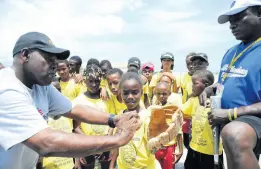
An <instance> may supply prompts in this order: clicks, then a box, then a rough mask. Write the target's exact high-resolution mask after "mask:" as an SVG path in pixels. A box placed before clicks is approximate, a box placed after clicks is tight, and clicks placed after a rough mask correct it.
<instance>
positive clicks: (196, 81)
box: [182, 70, 223, 169]
mask: <svg viewBox="0 0 261 169" xmlns="http://www.w3.org/2000/svg"><path fill="white" fill-rule="evenodd" d="M213 83H214V76H213V74H212V73H211V72H210V71H208V70H199V71H196V72H195V73H194V74H193V76H192V94H193V97H191V98H189V100H188V101H187V102H186V103H185V104H184V106H183V108H182V110H183V112H184V116H187V117H190V118H191V119H192V139H191V141H190V145H189V146H190V148H189V150H188V154H187V158H186V161H185V165H184V166H185V169H214V144H213V132H212V129H211V126H210V124H209V122H208V112H209V111H210V108H206V107H204V106H201V105H200V103H199V98H198V96H199V95H200V94H201V93H202V92H203V91H204V89H205V88H206V87H208V86H210V85H212V84H213ZM219 147H220V150H219V153H220V156H219V158H220V160H219V161H220V165H219V166H220V169H222V168H223V165H222V164H223V158H222V143H220V146H219Z"/></svg>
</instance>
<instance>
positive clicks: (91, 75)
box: [73, 64, 110, 169]
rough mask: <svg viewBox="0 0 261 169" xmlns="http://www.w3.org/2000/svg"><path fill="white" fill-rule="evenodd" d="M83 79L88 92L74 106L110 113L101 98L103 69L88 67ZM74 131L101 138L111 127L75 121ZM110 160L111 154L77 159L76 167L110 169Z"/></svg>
mask: <svg viewBox="0 0 261 169" xmlns="http://www.w3.org/2000/svg"><path fill="white" fill-rule="evenodd" d="M83 77H84V82H85V84H86V87H87V90H86V91H85V92H84V93H83V94H81V95H80V96H78V97H77V98H76V99H75V100H74V101H73V105H75V104H82V105H88V106H90V107H93V108H95V109H99V110H101V111H103V112H108V106H107V103H106V102H105V101H103V100H102V99H101V98H100V83H101V78H102V71H101V69H100V68H99V67H98V66H97V65H95V64H91V65H88V66H87V67H86V69H85V70H84V73H83ZM74 130H75V132H76V133H79V134H85V135H89V136H97V135H99V136H101V135H107V134H108V131H109V127H108V126H104V125H92V124H87V123H81V122H79V121H75V123H74ZM108 158H109V152H104V153H101V154H98V155H91V156H87V157H85V158H80V159H76V162H75V165H76V166H77V167H78V166H79V165H81V168H83V169H93V168H94V167H95V162H96V166H97V165H98V166H99V165H100V166H101V168H102V169H108V168H109V163H110V161H108ZM97 162H98V163H97Z"/></svg>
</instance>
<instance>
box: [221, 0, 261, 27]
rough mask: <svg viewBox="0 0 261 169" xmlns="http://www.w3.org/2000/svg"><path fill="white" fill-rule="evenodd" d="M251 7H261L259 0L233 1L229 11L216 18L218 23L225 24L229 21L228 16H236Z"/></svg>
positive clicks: (260, 0)
mask: <svg viewBox="0 0 261 169" xmlns="http://www.w3.org/2000/svg"><path fill="white" fill-rule="evenodd" d="M251 6H261V0H235V1H234V2H233V3H232V4H231V7H230V9H229V11H228V12H225V13H224V14H222V15H220V16H219V17H218V23H220V24H223V23H226V22H227V21H229V16H231V15H235V14H238V13H240V12H242V11H244V10H246V9H247V8H248V7H251Z"/></svg>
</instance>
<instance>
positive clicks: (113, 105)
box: [107, 94, 127, 115]
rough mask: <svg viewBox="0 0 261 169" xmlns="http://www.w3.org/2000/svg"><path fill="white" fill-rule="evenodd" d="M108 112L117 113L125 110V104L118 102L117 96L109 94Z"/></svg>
mask: <svg viewBox="0 0 261 169" xmlns="http://www.w3.org/2000/svg"><path fill="white" fill-rule="evenodd" d="M107 105H108V111H109V113H112V114H116V115H119V114H120V113H121V112H122V111H124V110H126V109H127V107H126V105H125V104H124V103H123V102H122V103H121V102H119V101H118V99H117V96H115V95H113V94H112V95H111V96H110V99H109V100H108V101H107Z"/></svg>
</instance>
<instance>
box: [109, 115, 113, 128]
mask: <svg viewBox="0 0 261 169" xmlns="http://www.w3.org/2000/svg"><path fill="white" fill-rule="evenodd" d="M114 116H115V114H110V117H109V120H108V125H109V126H110V127H111V128H115V124H114V120H113V119H114Z"/></svg>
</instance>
